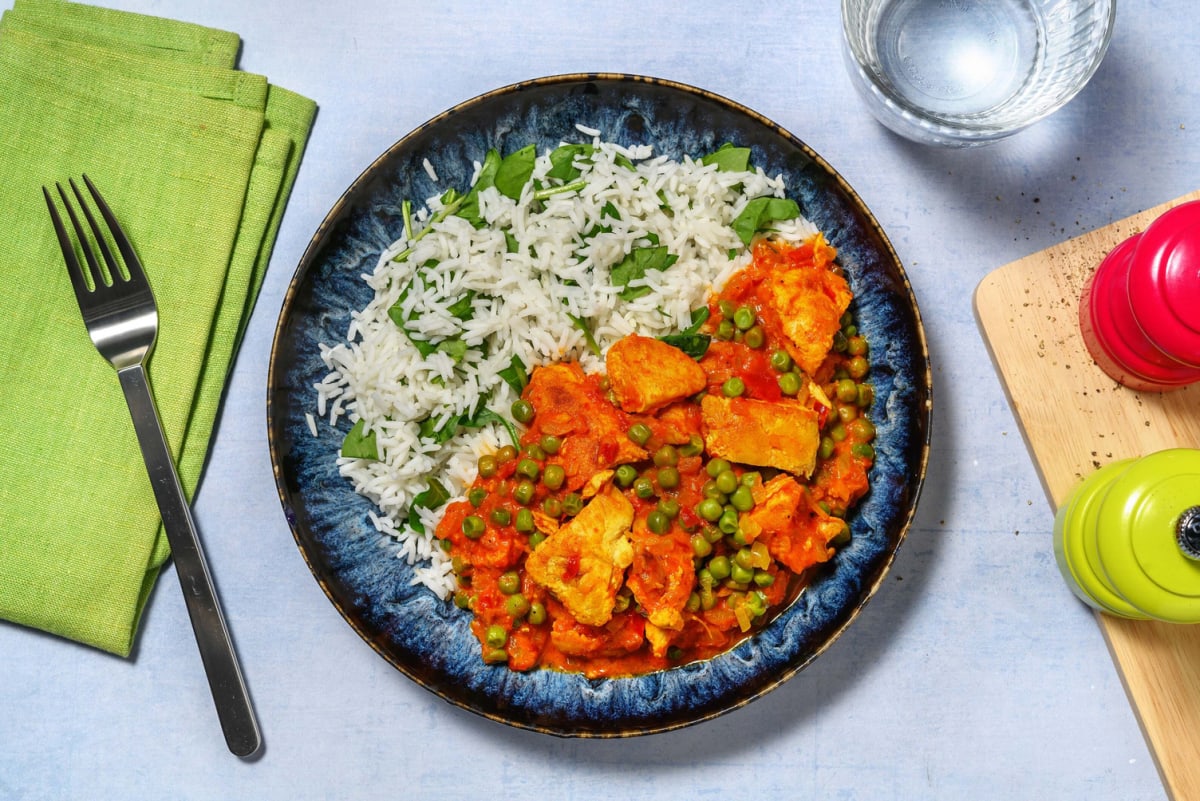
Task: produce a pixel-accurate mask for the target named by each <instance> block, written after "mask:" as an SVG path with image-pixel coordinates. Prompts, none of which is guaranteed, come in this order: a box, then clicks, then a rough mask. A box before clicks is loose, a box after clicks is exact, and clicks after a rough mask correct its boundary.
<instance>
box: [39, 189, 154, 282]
mask: <svg viewBox="0 0 1200 801" xmlns="http://www.w3.org/2000/svg"><path fill="white" fill-rule="evenodd" d="M83 181H84V184H85V185H86V186H87V189H88V192H89V193H90V194H91V196H92V200H93V201H94V203H95V206H96V208H98V209H99V210H100V216H101V217H103V218H104V221H105V223H106V224H107V228H108V232H107V235H106V233H105V231H104V229H102V228H101V227H100V225H99V223H98V222H97V220H96V217H95V216H94V215H93V214H92V210H91V208H90V206H89V204H88V202H87V200H86V199H85V198H84V196H83V194H82V193H81V192H80V191H79V186H78V185H77V184H76V183H75V180H74V179H70V180H69V181H68V183H70V185H71V189H72V191H73V192H74V194H75V199H76V203H77V204H78V206H79V208H80V210H81V211H82V212H83V216H84V218H85V219H86V220H87V223H88V228H90V230H91V234H90V236H89V234H88V232H87V230H88V229H85V228H84V226H83V224H82V223H81V222H80V219H79V216H78V215H77V214H76V213H75V204H73V203H72V202H71V198H70V197H69V196H68V194H67V192H66V191H65V190H64V189H63V186H62V184H59V183H56V184H55V187H56V188H57V189H58V194H59V197H61V198H62V205H63V207H64V208H65V209H66V210H67V215H68V216H69V217H70V219H71V225H72V227H73V228H74V229H75V236H76V238H77V240H78V243H79V247H78V250H79V251H82V253H83V257H84V261H85V262H86V264H87V268H86V269H84V267H83V265H82V264H81V263H80V261H79V258H78V256H77V251H76V247H75V245H74V244H72V242H71V238H70V236H69V235H68V233H67V230H66V227H65V226H64V225H63V221H62V217H60V216H59V213H58V209H57V206H56V204H55V202H54V199H53V197H52V195H51V193H50V190H48V189H47V188H46V187H45V186H43V187H42V194H43V195H45V198H46V206H47V207H48V208H49V209H50V218H51V220H52V221H53V223H54V231H55V233H56V234H57V235H58V244H59V246H60V248H61V249H62V252H63V258H64V259H65V260H66V261H67V267H68V272H69V273H70V276H71V283H72V284H73V285H74V286H75V293H76V295H79V293H81V292H84V293H87V292H93V291H95V290H97V289H99V288H100V287H102V286H105V287H107V286H112V285H113V283H114V282H116V281H123V280H127V278H134V279H136V278H138V277H139V276H138V275H137V273H140V272H141V265H140V264H139V263H138V260H137V256H136V255H135V254H134V251H133V248H132V246H131V245H130V243H129V240H128V238H127V237H126V236H125V233H124V231H122V230H121V227H120V226H119V225H118V224H117V221H116V218H115V217H114V215H113V213H112V211H111V210H110V209H109V207H108V204H107V203H105V201H104V197H103V196H102V195H101V194H100V191H99V190H98V189H96V186H95V184H93V183H92V181H91V179H90V178H88V177H87V175H86V174H85V175H84V176H83ZM110 239H111V242H112V243H114V244H115V245H116V249H117V251H118V252H119V253H120V254H121V257H122V258H121V259H118V258H117V257H116V255H115V254H114V253H113V249H112V247H110V244H109V243H110ZM89 243H94V244H95V247H96V248H98V249H99V251H100V256H101V259H102V261H103V263H101V260H100V259H97V258H96V256H95V254H94V249H93V248H92V247H91V246H90V245H89ZM122 262H123V264H122ZM122 268H124V269H122Z"/></svg>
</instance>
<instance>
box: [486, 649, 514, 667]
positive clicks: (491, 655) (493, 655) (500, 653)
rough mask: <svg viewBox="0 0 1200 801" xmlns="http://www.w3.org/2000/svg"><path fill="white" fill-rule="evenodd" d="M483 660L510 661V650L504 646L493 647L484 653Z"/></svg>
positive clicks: (496, 662)
mask: <svg viewBox="0 0 1200 801" xmlns="http://www.w3.org/2000/svg"><path fill="white" fill-rule="evenodd" d="M483 661H484V662H486V663H488V664H489V665H491V664H499V663H500V662H507V661H508V651H505V650H504V649H503V648H492V649H489V650H488V651H486V652H484V654H483Z"/></svg>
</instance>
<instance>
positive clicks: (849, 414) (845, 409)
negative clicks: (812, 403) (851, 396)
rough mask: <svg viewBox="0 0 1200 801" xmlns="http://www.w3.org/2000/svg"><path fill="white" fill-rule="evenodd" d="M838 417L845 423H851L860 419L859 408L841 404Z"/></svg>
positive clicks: (838, 406) (838, 407)
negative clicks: (855, 419) (857, 418)
mask: <svg viewBox="0 0 1200 801" xmlns="http://www.w3.org/2000/svg"><path fill="white" fill-rule="evenodd" d="M837 416H838V419H839V420H841V421H842V422H843V423H849V422H850V421H851V420H853V419H854V418H856V417H858V406H856V405H854V404H853V403H839V404H838V405H837Z"/></svg>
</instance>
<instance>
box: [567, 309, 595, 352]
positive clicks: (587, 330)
mask: <svg viewBox="0 0 1200 801" xmlns="http://www.w3.org/2000/svg"><path fill="white" fill-rule="evenodd" d="M567 317H568V318H569V319H570V320H571V325H573V326H575V327H576V328H578V329H579V330H580V331H582V332H583V339H584V341H585V342H587V346H588V350H590V351H591V352H592V354H593V355H595V356H599V355H600V344H599V343H598V342H596V337H595V335H594V334H592V329H591V327H590V326H588V324H587V320H585V319H583V318H582V317H576V316H575V315H573V314H568V315H567Z"/></svg>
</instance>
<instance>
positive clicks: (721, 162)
mask: <svg viewBox="0 0 1200 801" xmlns="http://www.w3.org/2000/svg"><path fill="white" fill-rule="evenodd" d="M700 163H701V164H704V165H708V164H715V165H717V169H718V170H720V171H721V172H745V171H746V170H748V169H750V148H748V147H734V146H733V144H732V143H731V142H726V143H725V144H723V145H721V146H720V147H719V148H717V149H716V150H714V151H713V152H712V153H709V154H708V155H707V156H704V157H702V158H701V159H700Z"/></svg>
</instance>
